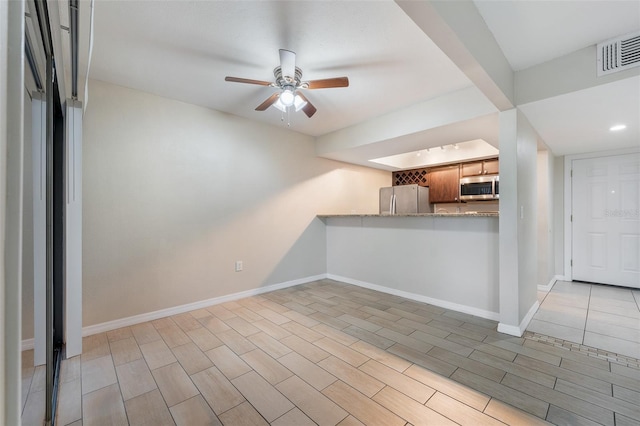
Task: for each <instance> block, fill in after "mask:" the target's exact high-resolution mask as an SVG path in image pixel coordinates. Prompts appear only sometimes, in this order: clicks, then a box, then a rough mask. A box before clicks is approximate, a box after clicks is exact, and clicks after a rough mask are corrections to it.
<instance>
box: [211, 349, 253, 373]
mask: <svg viewBox="0 0 640 426" xmlns="http://www.w3.org/2000/svg"><path fill="white" fill-rule="evenodd" d="M205 354H206V355H207V356H208V357H209V359H210V360H211V361H213V363H214V365H215V366H216V367H217V368H218V370H220V371H221V372H222V374H224V375H225V376H227V378H228V379H235V378H236V377H238V376H241V375H243V374H245V373H247V372H249V371H251V367H249V366H248V365H247V363H246V362H244V361H243V360H242V358H240V357H239V356H238V355H236V354H235V352H233V351H232V350H231V349H229V348H228V347H227V346H219V347H217V348H215V349H211V350H210V351H207V352H206V353H205Z"/></svg>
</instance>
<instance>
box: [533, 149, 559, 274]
mask: <svg viewBox="0 0 640 426" xmlns="http://www.w3.org/2000/svg"><path fill="white" fill-rule="evenodd" d="M553 159H554V157H553V154H552V153H551V152H550V151H549V150H546V149H545V150H540V151H538V160H537V179H538V182H537V187H538V197H537V202H538V207H537V210H538V214H537V216H538V232H537V234H538V236H537V238H538V285H542V286H546V285H547V284H549V282H550V281H551V280H552V279H553V277H554V276H555V274H556V273H555V256H554V240H553V238H554V228H553V227H554V220H553V215H554V201H555V200H554V196H553V195H554V188H553V184H554V167H553Z"/></svg>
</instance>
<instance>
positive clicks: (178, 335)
mask: <svg viewBox="0 0 640 426" xmlns="http://www.w3.org/2000/svg"><path fill="white" fill-rule="evenodd" d="M167 319H169V318H167ZM158 333H159V334H160V336H162V340H164V342H165V343H166V344H167V346H169V347H170V348H175V347H176V346H182V345H186V344H187V343H191V339H190V338H189V336H187V335H186V334H185V332H184V331H182V329H181V328H180V327H178V326H177V325H176V324H175V323H174V322H173V321H171V323H170V324H167V325H166V326H165V327H162V328H159V329H158Z"/></svg>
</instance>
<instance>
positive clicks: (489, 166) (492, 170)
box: [484, 160, 500, 175]
mask: <svg viewBox="0 0 640 426" xmlns="http://www.w3.org/2000/svg"><path fill="white" fill-rule="evenodd" d="M499 172H500V168H499V162H498V160H487V161H485V162H484V174H485V175H497V174H498V173H499Z"/></svg>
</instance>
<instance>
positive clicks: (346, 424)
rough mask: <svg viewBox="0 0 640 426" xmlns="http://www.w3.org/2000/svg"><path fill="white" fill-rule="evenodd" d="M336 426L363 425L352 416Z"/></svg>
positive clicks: (363, 425)
mask: <svg viewBox="0 0 640 426" xmlns="http://www.w3.org/2000/svg"><path fill="white" fill-rule="evenodd" d="M337 426H365V424H364V423H362V422H361V421H360V420H358V419H356V418H355V417H353V416H348V417H346V418H345V419H344V420H343V421H341V422H340V423H338V425H337ZM407 426H411V425H409V423H407Z"/></svg>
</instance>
